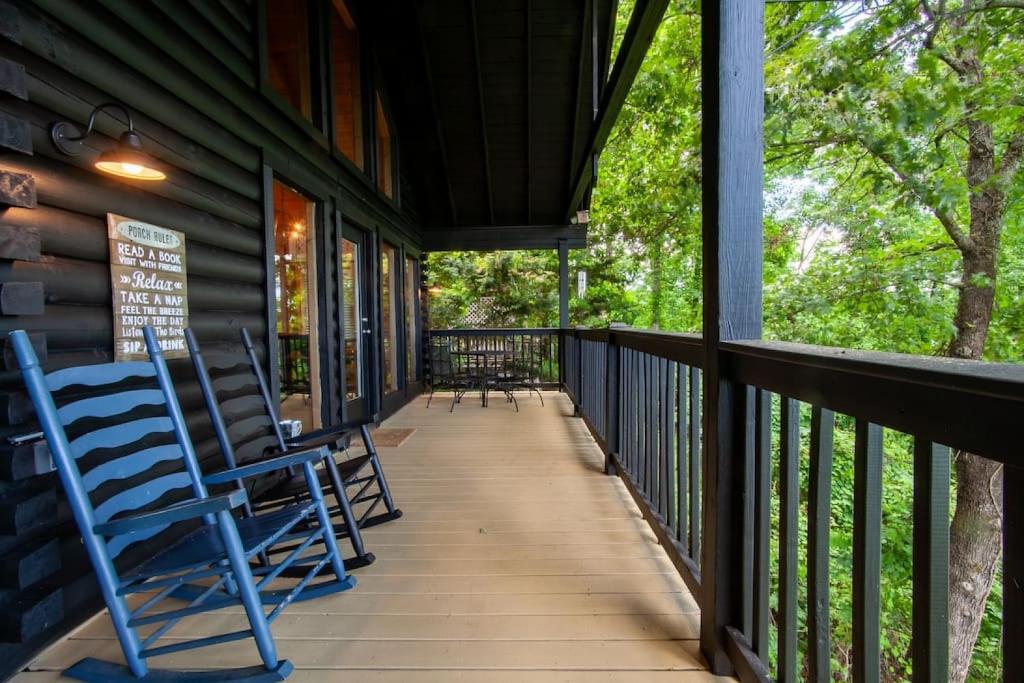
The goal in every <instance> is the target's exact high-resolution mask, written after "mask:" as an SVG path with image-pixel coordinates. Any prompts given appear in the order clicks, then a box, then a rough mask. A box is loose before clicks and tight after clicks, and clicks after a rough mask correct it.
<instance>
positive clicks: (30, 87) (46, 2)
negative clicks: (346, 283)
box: [0, 0, 420, 678]
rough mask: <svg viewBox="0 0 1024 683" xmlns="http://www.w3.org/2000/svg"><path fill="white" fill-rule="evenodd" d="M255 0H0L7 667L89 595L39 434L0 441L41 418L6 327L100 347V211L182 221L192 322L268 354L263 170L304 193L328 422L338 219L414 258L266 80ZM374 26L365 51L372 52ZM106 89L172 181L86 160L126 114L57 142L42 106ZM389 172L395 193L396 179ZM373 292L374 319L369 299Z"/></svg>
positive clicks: (93, 356)
mask: <svg viewBox="0 0 1024 683" xmlns="http://www.w3.org/2000/svg"><path fill="white" fill-rule="evenodd" d="M310 4H311V20H312V21H311V26H313V27H314V30H312V31H311V36H312V37H311V40H312V43H313V49H314V52H313V54H314V56H315V55H316V54H317V52H316V50H319V51H320V53H319V54H321V55H323V54H325V53H324V50H326V49H327V47H326V40H327V30H326V29H325V28H323V27H324V26H325V25H326V22H324V21H320V20H322V19H324V18H325V17H326V16H327V15H326V13H327V12H328V2H327V0H325V1H324V2H323V3H319V4H318V3H316V2H313V0H310ZM261 5H262V3H260V2H249V1H248V0H188V1H186V0H175V1H173V2H172V1H161V2H147V1H143V0H97V1H84V0H83V1H78V0H37V1H36V2H7V1H5V0H0V337H2V339H3V341H2V342H0V343H2V344H3V345H4V346H3V350H4V353H3V356H2V361H0V362H2V367H0V558H2V559H0V657H2V663H0V678H3V677H5V676H6V675H7V674H9V673H11V672H13V671H15V670H16V669H17V668H18V667H19V666H20V665H21V664H23V663H24V661H25V660H26V658H27V657H28V656H30V655H31V653H32V652H34V651H35V650H37V649H38V648H39V647H41V646H42V645H44V644H45V643H46V642H47V641H49V640H51V639H53V638H54V637H56V636H58V635H60V634H61V633H63V632H65V631H67V630H68V629H69V628H71V627H72V626H73V625H75V624H76V623H78V622H79V621H81V620H82V619H83V618H84V617H85V616H87V615H88V614H90V613H92V612H93V611H94V610H95V609H96V608H97V607H98V605H99V601H98V599H97V589H96V584H95V581H94V579H93V577H92V573H91V570H90V569H89V566H88V562H87V560H86V558H85V557H84V554H83V553H82V551H81V543H80V538H79V535H78V532H77V530H76V528H75V526H74V523H73V522H72V521H71V519H70V514H69V512H68V510H67V508H66V505H64V504H63V502H62V494H61V492H60V491H59V488H58V484H57V480H56V477H55V475H54V474H53V473H51V472H50V471H49V461H48V455H47V453H46V451H45V446H42V447H40V446H38V445H24V446H17V447H16V446H12V445H10V444H9V443H8V442H7V437H9V436H12V435H18V434H24V433H27V432H31V431H34V429H35V424H34V416H33V411H32V407H31V404H30V402H29V401H28V399H27V396H26V394H25V393H24V391H23V388H22V385H21V380H20V373H19V371H18V368H17V364H16V362H15V361H14V360H13V356H12V354H11V353H10V350H9V349H8V348H7V347H6V336H7V333H8V332H10V331H11V330H14V329H25V330H28V331H29V332H31V333H33V334H34V335H35V336H34V339H35V341H36V344H37V348H38V350H39V353H40V357H41V358H43V359H45V364H46V368H47V369H48V370H53V369H56V368H59V367H66V366H70V365H79V364H84V363H93V362H109V361H111V360H112V358H113V349H112V345H113V328H112V311H111V290H110V270H109V262H108V247H107V233H106V230H107V229H106V214H107V213H108V212H112V213H117V214H121V215H125V216H129V217H132V218H137V219H140V220H143V221H147V222H150V223H154V224H157V225H161V226H165V227H168V228H172V229H175V230H179V231H181V232H183V233H184V234H185V235H186V240H187V264H188V293H189V324H190V326H191V327H192V328H193V329H194V330H195V331H196V332H197V334H198V336H199V339H200V341H201V342H202V343H203V344H205V345H216V344H218V343H233V342H235V341H236V340H237V339H238V329H239V328H240V327H243V326H244V327H248V328H249V330H250V331H251V332H252V333H253V336H254V337H255V338H258V339H260V340H261V345H262V350H263V351H264V358H266V359H267V362H268V367H269V368H271V369H272V368H273V367H274V363H273V359H274V358H275V357H276V355H275V353H276V350H275V344H276V336H275V335H274V334H273V333H272V330H271V326H272V323H271V320H272V316H273V309H274V302H273V299H272V298H270V297H268V292H269V289H268V287H269V285H268V272H272V271H271V268H272V263H273V260H272V259H273V242H272V240H268V235H270V236H271V237H272V235H273V227H272V225H271V221H272V217H271V218H268V216H272V204H271V198H270V190H271V188H272V182H273V179H274V178H275V177H276V178H280V179H281V180H283V181H284V182H286V183H288V184H289V185H291V186H293V187H295V188H298V189H300V190H301V191H302V192H303V193H305V194H306V195H307V196H309V197H310V198H312V199H314V200H315V201H316V211H317V216H318V223H319V228H318V229H319V231H320V232H319V236H320V239H319V240H318V245H319V254H318V259H319V264H318V273H319V274H320V275H319V277H320V286H319V289H320V291H321V299H322V301H321V302H320V314H321V316H320V318H321V325H320V334H321V342H322V346H323V348H322V354H321V362H322V363H324V364H325V365H324V367H325V370H324V372H323V378H324V390H323V391H324V402H325V408H324V413H325V419H326V420H328V421H337V420H338V419H340V418H341V412H342V404H343V400H342V397H343V395H344V388H343V386H342V385H343V368H342V367H341V365H342V356H341V354H340V352H339V350H338V349H339V347H338V336H339V333H338V317H337V313H336V312H337V310H338V308H339V306H338V304H339V302H338V296H339V291H340V289H339V288H338V286H337V278H338V272H337V267H338V265H337V264H338V261H337V258H335V257H333V256H332V255H334V254H337V250H338V247H339V245H338V242H337V240H338V235H339V234H341V233H342V232H343V231H347V230H349V229H351V228H350V226H353V225H358V226H361V227H362V228H364V229H368V230H370V231H371V232H372V233H373V234H374V235H375V238H374V239H372V240H369V242H368V243H373V242H376V243H379V242H380V240H382V239H386V240H388V241H389V242H390V243H392V244H394V245H396V246H399V247H400V248H401V249H402V250H403V252H404V253H405V254H409V255H413V256H418V255H419V244H420V232H419V229H418V226H417V225H416V224H415V219H414V218H413V217H414V216H415V215H416V213H415V211H414V209H413V207H412V206H411V202H410V201H404V202H403V204H404V206H403V208H402V209H401V210H400V209H399V207H398V204H397V202H393V201H390V200H387V199H386V198H384V197H383V196H382V195H381V194H380V193H379V192H378V191H377V189H376V185H375V183H374V182H373V180H372V178H371V177H369V176H368V175H366V174H364V173H362V172H361V171H360V170H359V169H358V168H356V166H355V165H354V164H352V163H350V162H348V160H347V159H344V158H343V157H342V156H341V154H340V153H339V152H338V151H337V150H336V149H335V146H334V145H333V143H332V142H331V140H330V139H329V138H330V137H331V133H330V132H329V131H328V132H326V133H324V132H321V131H320V130H319V129H318V128H317V127H316V126H315V125H314V123H311V122H309V121H306V120H303V119H302V117H300V116H299V115H298V114H297V113H295V112H292V111H289V110H288V108H287V106H286V105H284V104H283V100H281V99H280V98H277V97H276V96H275V95H274V94H273V93H271V92H269V90H268V86H267V84H266V82H267V81H266V65H265V64H263V63H262V62H263V58H262V57H261V40H260V36H261V31H262V25H263V21H264V20H263V19H262V16H263V15H262V13H261V11H262V6H261ZM357 19H358V17H357ZM366 42H367V41H365V40H364V41H363V43H364V44H363V54H364V56H365V58H367V60H368V64H372V46H369V45H366V44H365V43H366ZM314 63H316V60H314ZM320 63H323V64H326V63H327V60H324V59H321V60H320ZM313 72H314V78H313V88H314V90H315V91H316V92H314V98H313V99H314V102H320V103H321V106H320V107H319V112H317V113H314V115H313V117H312V119H313V121H314V122H316V121H319V122H320V123H319V125H320V128H321V129H324V130H327V129H328V128H329V126H328V125H327V122H328V121H331V120H332V119H333V117H332V116H331V112H330V106H331V105H330V104H329V101H330V99H331V98H330V97H328V96H327V95H326V94H327V93H329V92H330V91H329V81H328V78H327V76H326V75H325V74H323V73H319V72H318V70H317V69H315V68H314V70H313ZM364 72H365V73H366V74H368V80H369V81H370V83H368V84H366V86H365V87H366V88H369V87H374V85H376V86H378V87H382V88H383V87H384V84H380V83H378V84H373V83H372V81H373V80H374V79H373V73H374V72H373V70H372V69H371V68H369V66H368V67H367V68H366V69H365V71H364ZM318 79H319V80H318ZM317 92H318V93H319V95H317ZM364 92H367V91H364ZM364 99H366V100H369V99H370V98H368V97H364ZM106 101H118V102H122V103H124V104H125V105H126V106H127V107H128V108H129V109H130V110H131V112H132V114H133V116H134V120H135V128H136V130H137V131H138V133H139V134H140V135H141V136H142V139H143V144H144V147H145V149H146V151H147V152H148V153H150V154H152V155H153V156H155V157H156V158H157V159H158V160H159V161H160V162H161V164H162V167H163V168H165V170H166V172H167V176H168V177H167V180H166V181H164V182H160V183H156V184H145V183H142V182H138V181H126V180H120V179H114V178H112V177H107V176H104V175H103V174H101V173H98V172H97V171H95V170H94V169H93V168H92V166H91V163H92V160H93V158H94V156H95V154H96V153H97V152H98V151H99V150H104V149H108V148H109V147H110V146H111V145H112V144H113V141H114V140H116V138H117V136H118V135H119V134H120V133H121V132H122V131H123V130H124V128H125V122H124V121H123V120H122V117H121V116H120V115H117V116H108V115H106V114H103V115H100V117H99V118H98V120H97V125H96V129H97V133H94V135H92V136H91V137H90V138H89V139H88V140H87V141H86V143H85V144H86V146H87V148H88V149H86V150H84V152H83V154H82V155H80V156H77V157H69V156H64V155H62V154H61V153H59V152H58V151H57V150H56V148H55V147H54V145H53V143H52V142H51V140H50V137H49V126H50V124H51V123H53V122H54V121H58V120H67V121H72V122H74V123H76V124H82V123H84V121H85V119H86V118H87V117H88V114H89V112H90V111H91V110H92V108H93V107H94V106H95V105H97V104H99V103H102V102H106ZM364 118H366V119H369V118H371V117H368V116H367V117H364ZM367 125H372V124H367ZM371 139H372V138H369V137H368V138H366V140H367V141H369V140H371ZM367 144H369V143H368V142H367ZM371 165H372V164H371ZM399 173H401V168H400V166H399ZM396 182H397V183H398V187H399V195H400V196H401V195H403V194H405V187H406V180H405V178H404V177H400V178H399V179H397V181H396ZM339 223H340V224H339ZM268 250H269V251H268ZM374 290H375V291H378V292H379V287H376V286H375V287H374ZM373 309H374V311H375V314H374V315H375V316H378V315H379V304H378V305H374V306H373ZM325 341H326V343H324V342H325ZM268 351H269V353H267V352H268ZM402 355H404V354H402ZM172 369H173V371H174V372H175V375H176V380H177V382H178V388H179V392H180V394H181V399H182V405H183V409H184V410H185V411H186V413H187V415H188V418H189V422H190V427H191V429H192V431H193V438H194V441H195V445H196V449H197V451H198V453H199V454H200V457H201V458H213V457H217V458H219V453H218V451H217V448H216V444H215V442H214V439H213V436H212V431H211V430H210V428H209V424H208V421H207V418H206V413H205V409H204V408H203V406H202V403H201V399H200V395H199V391H198V387H197V385H196V383H195V381H194V375H193V374H192V370H191V366H190V364H189V363H188V361H175V362H174V363H173V364H172ZM414 389H415V387H410V388H409V390H408V391H406V392H405V393H407V394H409V395H411V394H412V393H413V391H414ZM377 407H379V406H377ZM144 552H145V548H141V549H139V550H138V551H137V553H136V554H139V553H142V554H144Z"/></svg>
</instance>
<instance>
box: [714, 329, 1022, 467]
mask: <svg viewBox="0 0 1024 683" xmlns="http://www.w3.org/2000/svg"><path fill="white" fill-rule="evenodd" d="M721 348H722V352H723V359H722V366H723V367H722V373H723V376H725V377H728V378H729V379H732V380H734V381H736V382H739V383H741V384H747V385H751V386H756V387H760V388H762V389H766V390H768V391H772V392H775V393H778V394H781V395H784V396H788V397H790V398H795V399H797V400H800V401H804V402H807V403H811V404H814V405H818V406H821V407H824V408H829V409H831V410H834V411H836V412H839V413H843V414H847V415H852V416H855V417H858V418H861V419H865V420H870V421H871V422H874V423H876V424H880V425H882V426H884V427H889V428H891V429H896V430H899V431H902V432H906V433H908V434H914V435H916V436H920V437H923V438H926V439H929V440H931V441H934V442H937V443H942V444H945V445H947V446H951V447H953V448H959V449H964V450H968V451H971V452H974V453H978V454H979V455H983V456H985V457H988V458H992V459H994V460H1000V461H1003V462H1013V461H1016V462H1020V460H1021V452H1020V447H1019V445H1018V442H1017V440H1016V439H1015V438H1013V435H1012V434H1011V433H1010V430H1011V429H1015V425H1018V424H1020V421H1021V419H1022V417H1024V366H1021V365H1013V364H1007V363H985V362H979V361H967V360H958V359H954V358H940V357H930V356H912V355H909V354H899V353H883V352H878V351H856V350H852V349H839V348H831V347H823V346H811V345H807V344H794V343H790V342H776V341H746V342H727V343H723V344H722V347H721Z"/></svg>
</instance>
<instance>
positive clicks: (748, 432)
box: [740, 386, 757, 642]
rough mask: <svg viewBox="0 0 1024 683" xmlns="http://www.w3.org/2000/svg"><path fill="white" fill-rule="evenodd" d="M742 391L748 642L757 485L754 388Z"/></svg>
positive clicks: (743, 556) (742, 567) (744, 602)
mask: <svg viewBox="0 0 1024 683" xmlns="http://www.w3.org/2000/svg"><path fill="white" fill-rule="evenodd" d="M740 388H741V389H742V393H743V402H744V406H743V450H742V452H741V456H742V463H741V465H742V467H741V475H742V481H743V496H742V501H743V517H742V524H743V538H742V541H743V551H742V553H741V555H740V570H741V573H742V575H743V581H742V583H741V584H740V586H741V594H740V613H741V614H742V615H743V624H742V629H741V630H742V632H743V635H744V636H746V638H747V641H748V642H751V640H752V638H753V637H754V591H755V587H754V554H755V552H756V547H757V546H756V537H755V535H754V524H755V520H754V517H755V515H754V506H755V505H756V495H755V493H754V489H755V487H756V486H757V484H756V476H757V468H756V466H755V461H756V458H757V408H756V404H757V390H756V389H754V387H751V386H745V387H740Z"/></svg>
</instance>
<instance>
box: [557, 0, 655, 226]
mask: <svg viewBox="0 0 1024 683" xmlns="http://www.w3.org/2000/svg"><path fill="white" fill-rule="evenodd" d="M667 7H668V0H637V3H636V5H635V6H634V8H633V14H632V15H631V16H630V18H629V26H627V27H626V34H625V36H624V37H623V39H622V45H621V47H620V48H619V53H618V55H617V56H616V57H615V65H614V66H613V67H612V72H611V75H610V76H609V77H608V86H607V87H606V88H605V91H604V93H603V94H602V96H601V104H600V106H599V108H598V112H597V118H596V119H595V121H594V125H593V126H592V127H591V129H590V135H589V136H588V138H587V144H586V145H584V147H583V150H582V154H581V156H580V157H579V160H578V161H577V160H573V161H574V163H575V164H576V168H577V171H576V174H575V177H574V180H573V181H572V183H571V185H570V187H569V190H570V199H569V203H568V205H567V206H566V209H565V220H566V221H568V220H569V218H570V217H571V216H572V215H573V213H574V212H575V211H576V209H577V208H578V207H579V206H580V203H581V202H582V201H583V198H584V197H585V196H586V192H587V188H588V187H589V186H590V184H591V181H592V180H593V174H594V158H595V156H596V155H598V154H600V152H601V149H602V148H604V144H605V143H606V142H607V141H608V136H609V135H611V132H612V128H613V127H614V126H615V119H617V118H618V116H619V112H620V111H621V110H622V105H623V104H625V102H626V96H627V95H629V89H630V88H631V87H632V85H633V81H634V80H635V79H636V75H637V73H638V72H639V71H640V67H641V65H643V62H644V57H645V56H646V55H647V50H648V48H650V46H651V42H652V41H653V40H654V34H655V33H656V32H657V30H658V25H659V24H660V23H661V19H662V17H663V16H664V15H665V9H666V8H667Z"/></svg>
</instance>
